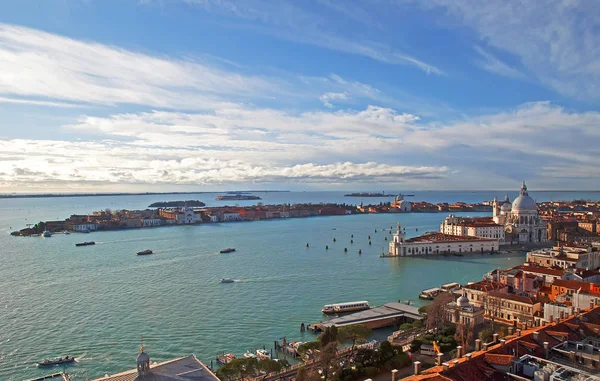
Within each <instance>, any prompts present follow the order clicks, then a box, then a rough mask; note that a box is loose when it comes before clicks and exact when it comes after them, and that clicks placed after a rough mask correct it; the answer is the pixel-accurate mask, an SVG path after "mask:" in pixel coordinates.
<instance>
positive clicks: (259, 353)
mask: <svg viewBox="0 0 600 381" xmlns="http://www.w3.org/2000/svg"><path fill="white" fill-rule="evenodd" d="M256 357H258V359H259V360H265V359H270V358H271V354H270V353H269V351H267V350H266V349H257V350H256Z"/></svg>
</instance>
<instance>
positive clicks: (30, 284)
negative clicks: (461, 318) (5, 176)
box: [0, 192, 597, 380]
mask: <svg viewBox="0 0 600 381" xmlns="http://www.w3.org/2000/svg"><path fill="white" fill-rule="evenodd" d="M432 194H435V192H432ZM488 195H489V193H486V194H483V195H479V194H478V195H476V196H473V195H472V194H471V193H468V194H463V195H462V196H461V195H452V194H449V196H448V197H449V198H450V196H453V197H457V200H458V199H461V198H460V197H462V200H465V201H473V200H469V199H468V197H480V199H479V200H478V201H481V200H484V199H488V198H490V197H487V196H488ZM417 196H418V195H416V196H415V200H416V199H425V197H421V198H419V197H417ZM442 196H443V195H439V194H435V197H442ZM592 196H594V195H591V196H588V197H586V198H593V197H592ZM492 197H493V194H492ZM565 197H566V198H567V199H570V198H575V197H577V196H574V197H570V196H569V197H567V196H565ZM268 198H272V199H273V200H279V201H285V202H294V201H299V200H301V201H303V202H307V201H308V202H316V201H317V200H323V201H338V202H339V201H342V202H343V201H346V202H348V201H349V199H348V198H344V197H342V195H341V194H340V193H335V192H331V193H309V192H306V193H278V194H268V195H266V196H265V197H264V200H263V201H264V202H265V203H271V202H276V201H272V200H269V199H268ZM594 198H597V195H596V197H594ZM165 199H169V200H170V199H200V200H203V201H206V202H207V203H209V204H215V203H216V202H214V201H211V199H214V195H197V196H193V195H192V196H190V195H185V196H183V197H182V196H170V197H169V196H124V197H94V198H48V199H18V200H0V211H1V212H2V213H1V217H0V232H2V233H3V234H0V244H1V245H2V246H1V247H2V251H1V252H0V256H1V262H0V263H1V267H0V290H1V291H0V309H1V312H0V379H2V380H5V379H8V380H19V379H23V378H30V377H35V376H40V375H42V374H45V373H48V371H46V370H41V369H37V368H36V367H35V365H34V364H35V362H36V361H38V360H40V359H42V358H44V357H53V356H60V355H64V354H70V355H74V356H76V357H78V358H79V363H78V365H76V366H73V367H70V368H69V371H70V372H71V373H72V374H73V375H74V376H75V379H77V380H86V379H90V378H95V377H100V376H102V375H104V374H106V373H115V372H119V371H123V370H126V369H130V368H132V367H133V366H134V365H135V356H136V353H137V349H138V347H139V341H140V336H141V335H143V336H144V342H145V346H146V348H147V350H148V352H149V353H150V356H151V358H152V359H153V360H157V361H160V360H166V359H170V358H173V357H178V356H182V355H186V354H189V353H195V354H196V355H197V356H198V357H199V358H200V359H202V360H203V361H205V362H207V363H210V360H211V359H214V356H215V354H216V352H218V351H228V352H234V353H236V354H238V355H239V354H242V353H243V352H244V351H245V350H247V349H253V348H256V347H262V346H263V345H266V346H267V347H271V346H272V343H273V341H274V340H277V339H279V338H281V337H283V336H286V337H287V338H288V339H290V340H311V339H313V336H312V334H310V333H306V334H304V336H303V335H302V334H301V333H300V331H299V326H300V323H302V322H304V323H314V322H318V321H319V320H321V319H322V315H321V313H320V309H321V308H322V306H323V305H324V304H326V303H331V302H341V301H352V300H368V301H369V302H370V303H371V304H372V305H378V304H382V303H385V302H388V301H395V300H398V299H401V300H407V299H411V300H413V301H417V298H416V297H417V295H418V292H419V291H420V290H421V289H424V288H427V287H434V286H438V285H439V284H441V283H447V282H451V281H458V282H467V281H473V280H479V279H481V275H482V274H483V273H485V272H487V271H489V270H491V269H494V268H496V267H507V266H512V265H515V264H517V263H520V262H522V261H523V256H514V255H513V256H510V257H509V256H501V255H494V256H490V255H485V256H472V257H471V256H469V257H440V258H435V259H425V258H385V259H382V258H379V254H380V253H381V252H382V250H385V249H386V247H387V243H388V241H385V239H384V237H386V236H387V237H388V239H390V238H391V235H390V234H389V232H388V231H382V229H384V228H387V229H388V230H389V228H390V226H395V225H396V224H397V223H398V222H400V223H401V224H403V225H404V226H406V227H407V232H408V235H409V236H411V235H416V234H419V233H420V232H424V231H427V230H437V229H438V228H439V223H440V222H441V220H442V219H443V218H444V217H445V214H441V213H438V214H402V215H391V214H381V215H357V216H342V217H315V218H308V219H289V220H274V221H259V222H241V223H227V224H214V225H203V226H174V227H164V228H151V229H143V230H129V231H115V232H102V233H101V232H98V233H91V234H85V235H84V234H71V235H54V236H53V237H52V238H48V239H44V238H37V237H35V238H33V237H32V238H21V237H11V236H9V235H8V232H9V231H10V228H11V227H12V228H13V230H14V229H17V228H21V227H22V226H24V225H25V224H26V223H34V222H37V221H39V220H46V219H54V218H61V219H63V218H65V217H68V216H69V215H70V214H71V213H82V212H90V211H93V210H99V209H104V208H106V207H110V208H113V209H117V208H125V207H127V208H130V209H133V208H142V207H145V206H147V205H148V204H149V203H150V202H152V201H157V200H165ZM538 200H540V198H538ZM352 201H354V202H360V200H352ZM366 201H372V200H369V199H368V200H366ZM450 201H452V200H450ZM471 215H473V214H471ZM475 215H485V214H481V213H479V214H477V213H476V214H475ZM417 228H418V229H419V231H418V232H417V231H416V229H417ZM334 229H335V230H334ZM375 229H377V230H378V232H377V233H375ZM351 234H354V244H350V235H351ZM368 235H370V236H371V240H372V245H371V246H369V245H368V238H367V237H368ZM334 237H335V238H336V239H337V242H336V243H333V241H332V240H333V238H334ZM84 240H94V241H96V242H98V244H97V245H95V246H88V247H75V246H74V244H75V243H76V242H81V241H84ZM307 242H308V243H310V248H308V249H307V248H306V247H305V245H306V243H307ZM325 245H329V250H325ZM225 247H236V248H237V251H236V252H234V253H230V254H218V251H219V250H220V249H222V248H225ZM344 247H347V248H348V253H344V252H343V249H344ZM146 248H150V249H152V250H154V251H155V253H156V254H154V255H151V256H144V257H138V256H136V255H135V252H137V251H140V250H143V249H146ZM359 249H362V252H363V254H362V255H358V253H357V252H358V250H359ZM223 277H230V278H234V279H238V280H240V282H236V283H233V284H220V283H219V279H220V278H223Z"/></svg>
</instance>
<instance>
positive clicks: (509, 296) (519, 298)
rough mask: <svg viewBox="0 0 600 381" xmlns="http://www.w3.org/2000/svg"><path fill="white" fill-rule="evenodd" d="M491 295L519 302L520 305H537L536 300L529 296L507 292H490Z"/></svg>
mask: <svg viewBox="0 0 600 381" xmlns="http://www.w3.org/2000/svg"><path fill="white" fill-rule="evenodd" d="M489 295H491V296H495V297H497V298H502V299H507V300H512V301H513V302H518V303H525V304H536V303H537V301H536V299H535V298H531V297H529V296H523V295H517V294H509V293H507V292H499V291H490V292H489Z"/></svg>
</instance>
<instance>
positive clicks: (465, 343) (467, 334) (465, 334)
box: [454, 323, 475, 353]
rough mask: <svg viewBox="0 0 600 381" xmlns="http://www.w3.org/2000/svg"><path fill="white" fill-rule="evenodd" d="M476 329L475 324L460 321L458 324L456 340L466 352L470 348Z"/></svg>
mask: <svg viewBox="0 0 600 381" xmlns="http://www.w3.org/2000/svg"><path fill="white" fill-rule="evenodd" d="M474 331H475V330H474V327H473V324H463V323H458V324H457V325H456V333H455V334H454V340H456V342H457V343H459V344H460V345H461V346H462V347H463V350H464V351H465V353H466V351H467V349H468V348H469V344H470V343H471V342H472V341H473V336H474V335H475V332H474Z"/></svg>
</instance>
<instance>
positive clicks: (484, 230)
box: [440, 214, 505, 245]
mask: <svg viewBox="0 0 600 381" xmlns="http://www.w3.org/2000/svg"><path fill="white" fill-rule="evenodd" d="M440 232H442V233H444V234H452V235H466V236H470V237H482V238H492V239H497V240H498V241H499V242H500V244H501V245H502V244H504V242H505V239H504V225H499V224H497V223H495V222H494V221H493V220H492V219H490V218H489V217H488V218H485V217H480V218H464V217H456V216H455V215H454V214H451V215H449V216H448V217H446V219H445V220H444V222H442V224H441V225H440Z"/></svg>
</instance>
